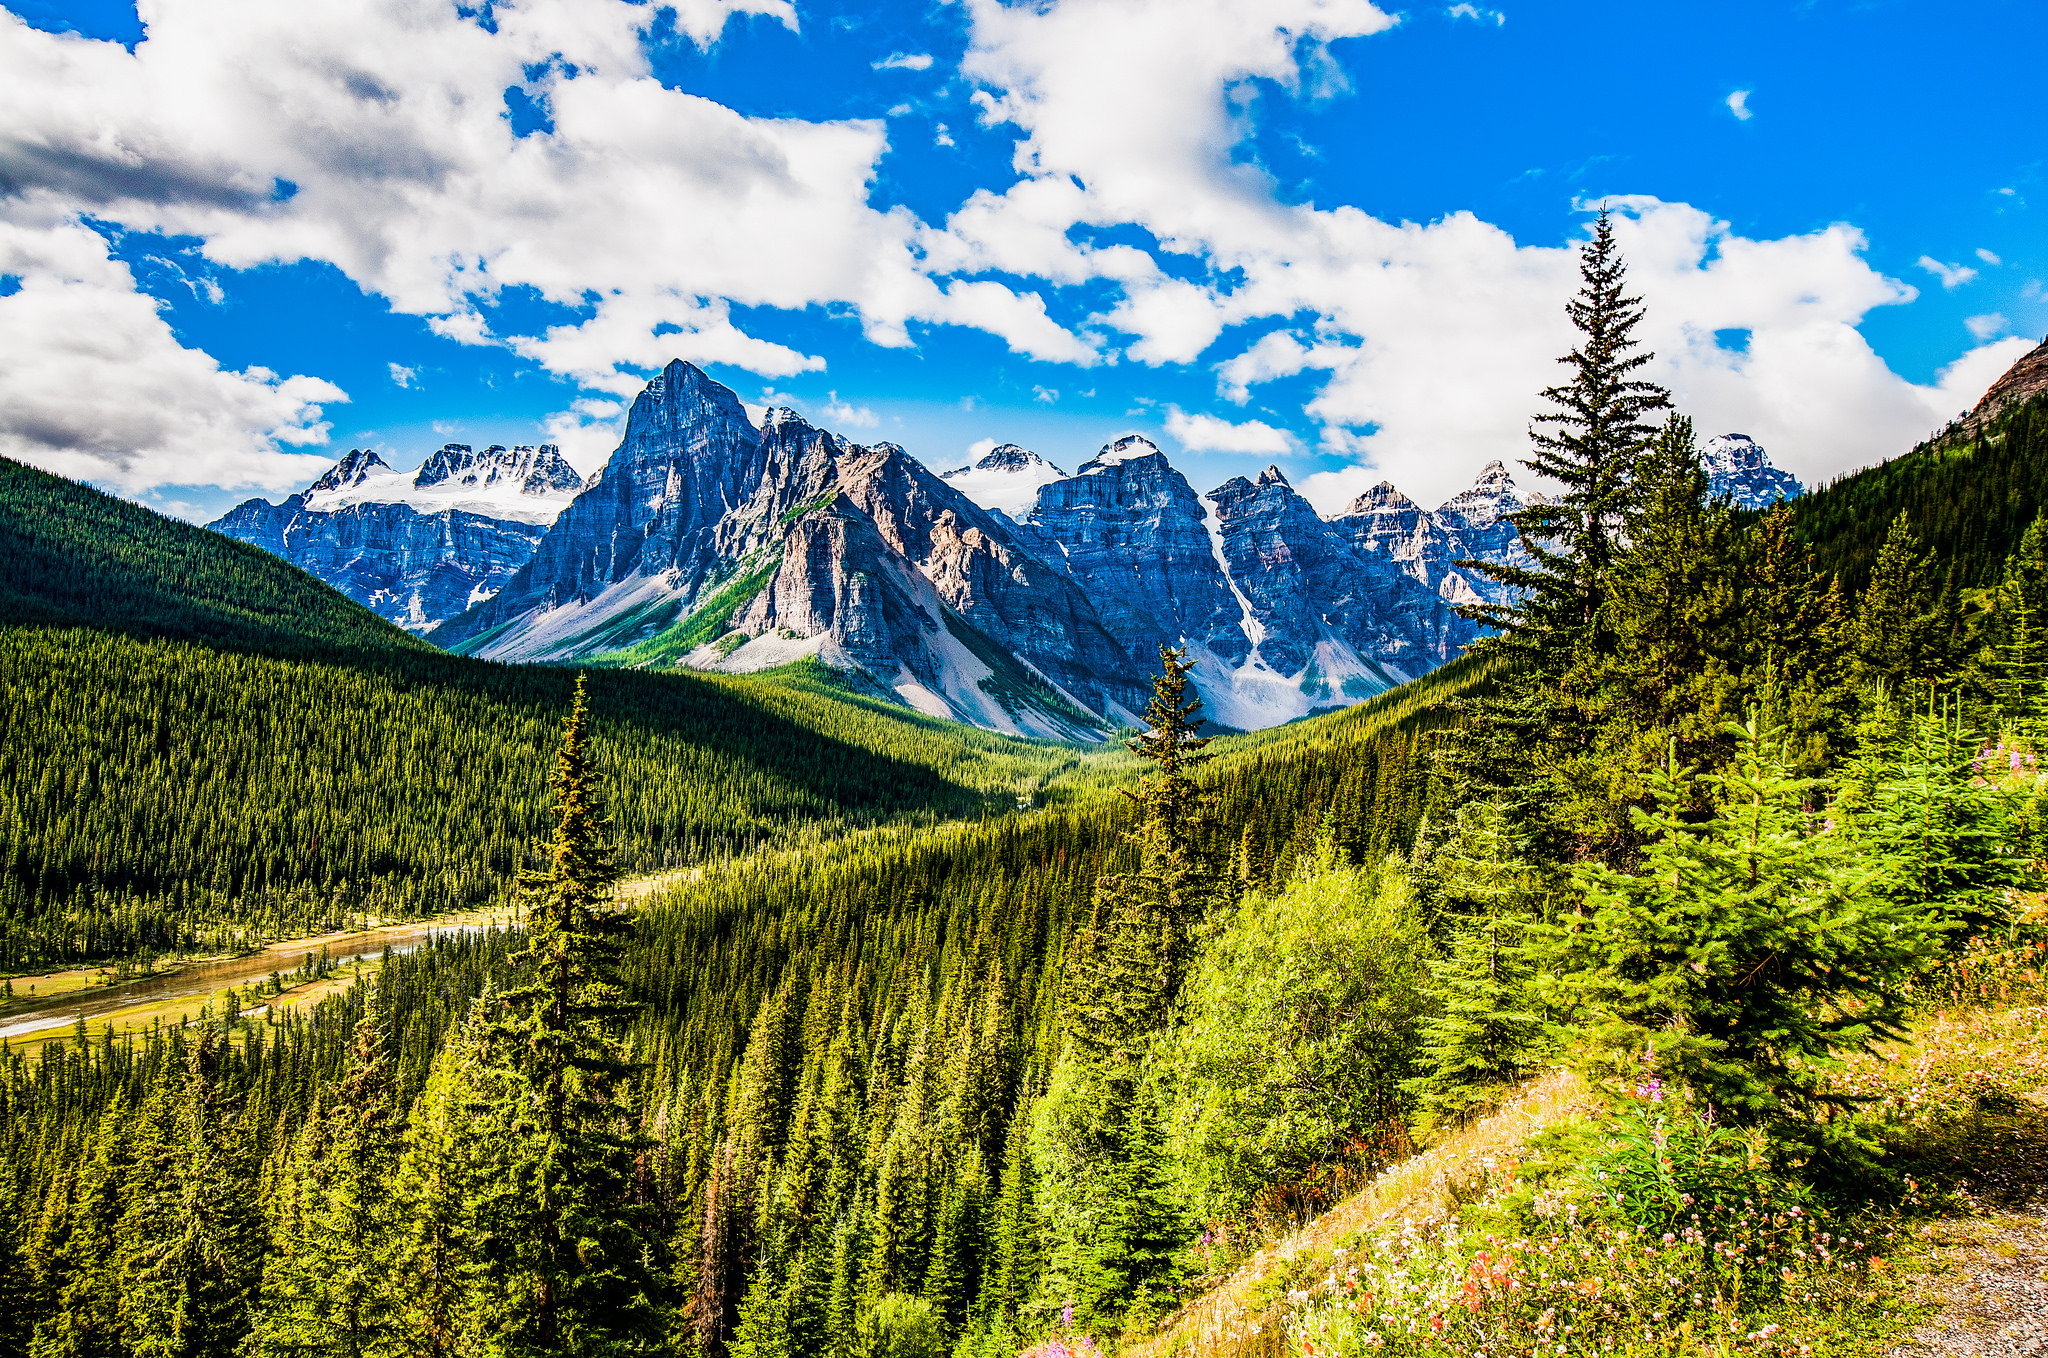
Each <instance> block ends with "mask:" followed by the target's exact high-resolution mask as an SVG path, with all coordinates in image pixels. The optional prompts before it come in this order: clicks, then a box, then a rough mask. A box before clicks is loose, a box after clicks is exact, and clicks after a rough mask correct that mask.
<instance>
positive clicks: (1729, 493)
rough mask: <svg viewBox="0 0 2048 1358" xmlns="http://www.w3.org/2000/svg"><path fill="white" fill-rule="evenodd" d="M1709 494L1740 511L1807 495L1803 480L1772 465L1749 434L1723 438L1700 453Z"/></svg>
mask: <svg viewBox="0 0 2048 1358" xmlns="http://www.w3.org/2000/svg"><path fill="white" fill-rule="evenodd" d="M1700 466H1701V468H1702V469H1703V470H1705V472H1706V473H1707V492H1708V494H1710V495H1712V496H1713V497H1714V498H1715V499H1721V498H1723V497H1725V498H1726V499H1727V500H1728V502H1729V503H1730V504H1732V505H1734V506H1735V507H1736V508H1737V509H1764V508H1768V507H1769V506H1771V505H1774V504H1776V503H1777V502H1778V501H1780V500H1790V499H1793V498H1795V497H1797V496H1798V495H1800V494H1801V493H1802V492H1803V491H1804V489H1805V488H1804V487H1803V486H1801V485H1800V484H1799V478H1798V477H1796V476H1794V475H1792V473H1790V472H1788V471H1781V470H1779V469H1778V468H1777V467H1774V466H1772V465H1771V459H1770V455H1769V454H1767V453H1765V452H1764V450H1763V448H1762V447H1761V446H1759V445H1758V443H1757V441H1756V440H1755V439H1753V438H1751V437H1750V436H1749V435H1747V434H1722V435H1720V436H1718V437H1716V438H1711V439H1708V440H1707V444H1706V446H1705V447H1704V448H1702V449H1700Z"/></svg>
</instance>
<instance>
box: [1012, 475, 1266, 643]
mask: <svg viewBox="0 0 2048 1358" xmlns="http://www.w3.org/2000/svg"><path fill="white" fill-rule="evenodd" d="M1030 522H1031V526H1032V527H1033V528H1035V529H1037V530H1038V532H1039V533H1041V534H1042V535H1043V536H1044V538H1045V539H1046V540H1047V541H1048V542H1049V543H1050V544H1051V545H1052V548H1053V550H1056V551H1058V553H1059V560H1060V562H1061V563H1062V564H1063V565H1064V567H1065V569H1066V571H1067V573H1068V574H1069V575H1071V576H1072V577H1073V579H1075V580H1076V581H1078V582H1079V583H1080V585H1081V587H1082V589H1083V590H1085V591H1086V593H1087V596H1088V598H1089V599H1090V600H1091V601H1092V602H1093V603H1094V605H1095V608H1096V611H1097V612H1098V613H1100V614H1101V616H1102V621H1103V624H1104V625H1105V626H1106V627H1107V628H1108V629H1109V631H1110V632H1111V633H1112V634H1113V635H1114V636H1115V637H1116V638H1117V640H1118V641H1119V642H1120V643H1121V644H1122V646H1123V649H1124V652H1125V654H1126V655H1127V656H1128V657H1129V658H1130V662H1131V663H1132V664H1133V665H1134V666H1136V667H1137V669H1138V671H1139V672H1140V673H1151V672H1153V671H1155V670H1157V669H1158V667H1159V648H1160V647H1161V646H1178V645H1180V644H1181V643H1182V641H1183V640H1186V641H1192V642H1196V643H1198V644H1201V645H1203V646H1207V647H1208V648H1209V649H1210V650H1212V651H1214V652H1215V653H1216V654H1217V655H1219V656H1221V657H1223V658H1224V659H1226V660H1228V661H1229V662H1231V663H1232V664H1236V663H1239V662H1241V661H1242V660H1243V659H1244V657H1245V656H1246V655H1247V654H1248V653H1249V652H1250V650H1251V642H1250V640H1249V639H1248V638H1247V637H1246V636H1245V634H1244V629H1243V626H1242V622H1241V619H1242V616H1243V610H1242V609H1241V608H1240V607H1239V606H1238V603H1237V600H1236V598H1235V597H1234V596H1233V595H1232V594H1231V591H1230V584H1229V582H1228V581H1227V580H1226V579H1225V578H1224V574H1223V566H1222V563H1221V562H1220V561H1219V560H1218V556H1217V548H1216V544H1215V543H1214V542H1213V541H1212V539H1211V534H1210V529H1209V525H1208V511H1207V510H1206V509H1205V507H1204V506H1203V504H1202V501H1201V498H1200V497H1199V496H1197V495H1196V494H1195V492H1194V488H1193V487H1191V486H1190V485H1188V482H1187V478H1186V477H1184V476H1182V475H1181V474H1180V473H1179V472H1178V471H1176V470H1174V468H1173V467H1172V465H1171V464H1169V463H1168V462H1167V460H1166V457H1165V455H1164V454H1163V453H1161V452H1160V451H1159V449H1158V448H1157V447H1155V446H1154V445H1153V444H1152V443H1151V442H1150V441H1148V440H1146V439H1143V438H1139V437H1137V436H1136V435H1132V436H1130V437H1127V438H1122V439H1119V440H1117V441H1116V442H1115V443H1112V444H1109V445H1108V446H1106V447H1105V448H1103V449H1102V451H1101V452H1099V453H1097V454H1096V455H1095V456H1094V457H1093V458H1090V459H1089V460H1088V461H1087V462H1084V463H1082V464H1081V467H1080V470H1079V471H1077V472H1076V473H1075V474H1074V475H1073V476H1071V477H1068V478H1066V479H1064V480H1060V481H1054V482H1052V483H1050V484H1049V485H1045V486H1041V487H1040V488H1039V491H1038V505H1037V508H1035V509H1033V510H1032V511H1031V519H1030Z"/></svg>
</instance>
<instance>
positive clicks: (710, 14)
mask: <svg viewBox="0 0 2048 1358" xmlns="http://www.w3.org/2000/svg"><path fill="white" fill-rule="evenodd" d="M668 4H669V8H671V9H673V10H674V12H675V16H676V27H677V28H680V29H681V30H682V31H683V32H685V33H687V34H689V35H690V40H691V41H692V42H694V43H696V44H697V46H699V47H701V48H708V47H710V46H711V44H713V43H714V42H717V41H718V35H719V34H721V33H723V32H725V25H726V23H727V21H728V20H731V19H734V18H737V17H738V16H740V15H743V14H760V15H765V16H767V17H768V18H770V19H775V20H778V21H779V22H780V23H781V24H782V26H783V27H784V28H787V29H788V30H789V31H790V32H792V33H795V32H797V31H798V29H797V22H796V4H795V0H668Z"/></svg>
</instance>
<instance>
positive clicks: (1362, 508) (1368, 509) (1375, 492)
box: [1337, 481, 1416, 518]
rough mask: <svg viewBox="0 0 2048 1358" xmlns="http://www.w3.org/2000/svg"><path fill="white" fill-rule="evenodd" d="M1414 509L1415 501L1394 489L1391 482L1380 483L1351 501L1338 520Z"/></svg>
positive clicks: (1401, 512) (1405, 511) (1400, 512)
mask: <svg viewBox="0 0 2048 1358" xmlns="http://www.w3.org/2000/svg"><path fill="white" fill-rule="evenodd" d="M1414 508H1416V504H1415V501H1413V500H1411V499H1409V498H1408V497H1407V496H1405V495H1403V494H1402V493H1401V492H1400V491H1399V490H1396V489H1395V488H1394V483H1393V482H1392V481H1382V482H1380V483H1379V484H1378V485H1376V486H1374V487H1373V488H1372V489H1371V490H1369V491H1367V492H1365V494H1363V495H1361V496H1359V497H1358V498H1357V499H1355V500H1353V501H1352V502H1351V504H1350V506H1349V507H1348V508H1346V509H1345V511H1344V512H1343V513H1342V514H1340V515H1338V516H1337V517H1338V518H1351V517H1354V516H1356V515H1360V514H1403V513H1407V512H1408V511H1410V510H1413V509H1414Z"/></svg>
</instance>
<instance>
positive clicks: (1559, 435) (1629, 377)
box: [1447, 213, 1670, 857]
mask: <svg viewBox="0 0 2048 1358" xmlns="http://www.w3.org/2000/svg"><path fill="white" fill-rule="evenodd" d="M1579 272H1580V286H1579V291H1578V294H1577V296H1575V297H1574V298H1573V299H1572V301H1571V302H1570V303H1569V304H1568V306H1567V307H1566V311H1567V314H1568V315H1569V316H1570V317H1571V321H1572V324H1573V326H1574V327H1575V328H1576V329H1577V330H1578V331H1579V334H1580V340H1579V343H1578V344H1577V345H1576V346H1575V347H1574V348H1573V349H1572V351H1571V352H1570V353H1568V354H1566V355H1565V356H1564V357H1563V358H1562V359H1560V360H1559V362H1561V363H1563V364H1565V365H1566V366H1567V367H1568V368H1570V369H1571V374H1572V375H1571V380H1570V381H1569V382H1567V383H1565V384H1563V385H1561V386H1555V387H1551V388H1549V389H1547V390H1546V391H1545V392H1544V393H1543V397H1544V399H1545V400H1546V401H1548V402H1549V403H1550V405H1551V407H1552V408H1551V409H1550V410H1548V411H1546V412H1544V413H1543V414H1540V415H1538V416H1537V417H1536V421H1535V425H1534V427H1533V428H1532V429H1531V430H1530V441H1531V443H1532V445H1533V452H1532V454H1531V456H1530V457H1529V458H1528V459H1527V463H1526V465H1527V466H1528V467H1529V468H1530V470H1532V471H1534V472H1536V473H1537V474H1539V475H1541V476H1544V477H1546V478H1549V479H1551V480H1553V481H1556V482H1558V483H1560V484H1561V485H1562V486H1563V488H1564V489H1563V493H1562V494H1561V495H1558V496H1556V497H1554V498H1548V499H1545V500H1543V501H1541V502H1539V503H1536V504H1532V505H1530V506H1529V507H1528V508H1526V509H1523V510H1521V511H1518V512H1517V513H1516V514H1515V515H1514V516H1513V522H1514V524H1515V528H1516V530H1517V532H1518V533H1519V534H1520V537H1521V541H1522V546H1523V548H1524V549H1525V550H1526V551H1527V552H1528V554H1529V557H1530V559H1531V561H1532V562H1533V564H1532V565H1529V566H1516V565H1504V564H1495V563H1488V562H1479V561H1461V562H1459V563H1458V564H1459V565H1460V566H1463V567H1467V568H1470V569H1473V570H1476V571H1479V572H1481V573H1482V574H1485V575H1487V576H1490V577H1491V578H1493V579H1494V580H1496V581H1498V582H1500V583H1502V584H1505V585H1507V586H1509V587H1510V597H1509V599H1508V600H1507V601H1505V602H1500V603H1494V604H1481V605H1474V606H1471V607H1469V608H1466V609H1463V610H1461V611H1462V612H1464V613H1465V615H1466V616H1467V617H1469V618H1471V619H1473V620H1474V621H1476V622H1479V623H1481V624H1483V625H1485V626H1487V627H1490V628H1496V629H1498V635H1496V636H1493V637H1489V638H1486V639H1483V640H1482V641H1481V642H1480V643H1478V646H1477V648H1476V649H1477V650H1478V651H1479V652H1480V653H1481V654H1488V655H1492V656H1495V657H1498V658H1500V659H1502V660H1504V661H1506V662H1508V664H1509V666H1510V668H1509V672H1508V674H1507V676H1506V677H1505V679H1504V681H1503V682H1502V684H1501V688H1500V691H1499V692H1498V693H1497V694H1496V695H1494V696H1492V697H1489V698H1486V699H1483V700H1480V701H1476V702H1473V703H1471V704H1469V705H1468V708H1469V711H1470V714H1471V723H1470V725H1471V729H1470V731H1469V732H1468V733H1466V734H1465V735H1463V736H1462V737H1461V738H1460V739H1459V740H1458V741H1456V742H1454V743H1453V745H1452V747H1451V749H1450V750H1449V751H1448V758H1447V765H1448V771H1449V772H1451V773H1452V774H1453V775H1454V776H1456V777H1458V778H1459V779H1461V780H1464V781H1466V782H1468V783H1469V784H1470V785H1472V786H1473V787H1475V788H1478V789H1481V790H1483V791H1488V792H1495V793H1502V794H1506V795H1508V796H1509V797H1511V798H1518V799H1519V800H1520V805H1521V807H1522V809H1523V811H1525V812H1526V814H1527V816H1528V817H1529V818H1530V820H1531V823H1532V825H1534V826H1536V827H1537V828H1539V829H1540V830H1541V831H1542V839H1543V843H1542V844H1541V845H1540V846H1539V847H1540V848H1541V850H1542V851H1543V852H1545V853H1546V855H1549V856H1559V857H1582V856H1586V855H1588V854H1604V855H1606V856H1610V857H1614V856H1620V857H1625V856H1626V854H1627V853H1628V852H1630V851H1631V850H1632V847H1633V846H1632V840H1631V839H1630V836H1629V835H1628V825H1629V822H1628V820H1627V818H1626V807H1627V805H1629V804H1631V803H1632V802H1633V801H1634V800H1635V799H1636V797H1637V795H1638V794H1637V789H1636V788H1635V786H1634V783H1633V777H1634V770H1633V768H1632V767H1631V761H1630V760H1629V758H1628V755H1627V754H1626V753H1625V752H1622V753H1617V752H1614V751H1611V750H1608V749H1607V748H1605V746H1604V744H1603V742H1602V741H1601V739H1600V736H1601V734H1602V729H1603V726H1602V717H1603V715H1604V708H1603V696H1604V695H1603V690H1604V689H1605V688H1606V687H1607V686H1608V685H1609V684H1610V682H1611V680H1612V678H1613V676H1612V674H1611V671H1612V668H1613V665H1614V662H1615V658H1616V656H1617V655H1618V654H1619V653H1620V650H1621V641H1620V639H1619V638H1618V637H1617V635H1616V632H1615V625H1614V624H1615V616H1614V611H1613V610H1612V609H1611V608H1610V607H1609V606H1608V602H1609V597H1610V594H1611V592H1612V589H1613V584H1614V582H1613V579H1612V571H1613V568H1614V566H1615V562H1616V559H1617V557H1618V555H1619V554H1620V551H1621V549H1622V547H1623V546H1624V532H1625V528H1626V526H1627V524H1628V523H1629V521H1630V520H1631V518H1632V517H1635V516H1636V512H1637V511H1638V510H1639V508H1640V503H1641V495H1642V487H1641V486H1640V485H1639V480H1638V472H1639V469H1640V468H1641V464H1642V463H1643V462H1644V460H1645V458H1646V457H1647V456H1648V455H1649V452H1650V450H1651V448H1652V445H1653V443H1654V442H1655V440H1656V439H1657V437H1658V432H1659V431H1658V428H1657V426H1656V425H1654V424H1652V423H1651V422H1650V419H1651V417H1652V416H1653V415H1654V414H1655V413H1656V412H1658V411H1660V410H1664V409H1666V408H1668V407H1669V405H1670V399H1669V397H1668V396H1667V395H1666V393H1665V392H1664V390H1663V388H1661V387H1659V386H1657V385H1656V384H1654V383H1651V382H1647V381H1644V380H1643V379H1642V378H1641V377H1639V376H1637V374H1638V373H1639V371H1640V370H1641V369H1642V368H1643V366H1644V365H1645V364H1647V363H1649V362H1650V361H1651V359H1652V357H1653V355H1652V354H1650V353H1649V352H1647V351H1645V350H1642V349H1641V348H1640V346H1639V344H1638V342H1637V340H1636V338H1635V330H1636V327H1637V326H1638V325H1640V324H1641V322H1642V319H1643V310H1642V304H1641V301H1640V299H1638V298H1635V297H1631V296H1629V295H1628V291H1627V269H1626V266H1625V265H1624V263H1623V261H1622V258H1621V254H1620V252H1619V250H1618V249H1617V248H1616V246H1615V242H1614V224H1613V222H1612V220H1611V219H1610V218H1609V217H1608V216H1607V215H1606V214H1605V213H1603V214H1602V215H1601V217H1600V220H1599V221H1598V223H1596V225H1595V227H1594V230H1593V238H1592V240H1591V241H1590V242H1588V243H1587V245H1586V246H1585V247H1584V249H1583V250H1582V251H1581V252H1580V257H1579ZM1518 814H1520V813H1518Z"/></svg>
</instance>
